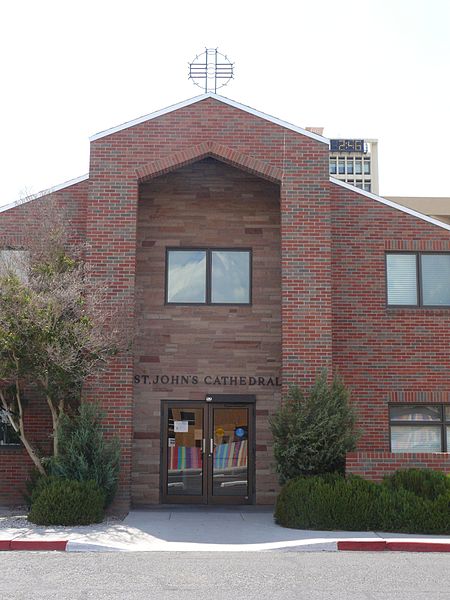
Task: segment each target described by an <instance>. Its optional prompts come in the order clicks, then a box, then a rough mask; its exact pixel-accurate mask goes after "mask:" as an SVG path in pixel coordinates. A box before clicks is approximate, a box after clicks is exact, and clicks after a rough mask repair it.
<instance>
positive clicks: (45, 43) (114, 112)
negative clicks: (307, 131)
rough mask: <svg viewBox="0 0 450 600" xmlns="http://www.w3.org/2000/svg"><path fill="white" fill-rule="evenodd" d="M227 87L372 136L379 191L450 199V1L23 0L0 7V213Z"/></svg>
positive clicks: (273, 111) (340, 131)
mask: <svg viewBox="0 0 450 600" xmlns="http://www.w3.org/2000/svg"><path fill="white" fill-rule="evenodd" d="M205 47H208V48H210V47H217V48H218V49H219V51H221V52H223V53H224V54H226V55H227V56H228V57H229V58H230V59H231V60H232V62H234V64H235V79H234V80H233V81H231V82H230V83H229V84H228V86H227V87H225V88H223V89H222V90H220V92H219V93H221V94H223V95H224V96H227V97H228V98H231V99H233V100H236V101H238V102H241V103H243V104H246V105H249V106H251V107H252V108H255V109H257V110H260V111H262V112H265V113H268V114H270V115H273V116H276V117H278V118H280V119H283V120H285V121H289V122H291V123H293V124H295V125H298V126H300V127H306V126H322V127H324V128H325V131H324V134H325V135H326V136H327V137H346V138H352V137H354V138H377V139H378V140H379V176H380V193H381V195H394V196H447V197H450V178H449V177H448V174H449V166H448V164H449V160H448V153H447V146H448V141H449V139H450V110H449V108H450V76H449V75H450V0H357V1H355V0H346V1H345V2H336V0H334V1H330V0H295V1H294V0H292V1H287V0H278V1H277V2H273V1H271V2H267V1H266V0H260V1H254V0H247V1H244V0H239V1H237V0H228V2H220V3H219V2H213V1H212V0H210V1H209V2H206V1H203V0H199V1H197V2H195V1H192V2H188V1H187V0H171V1H170V2H155V1H153V2H152V1H151V0H147V1H146V2H142V1H139V0H127V1H126V2H125V1H124V0H121V1H120V2H117V1H116V0H109V1H107V2H106V1H103V0H90V1H85V0H77V2H71V1H69V0H66V1H65V2H61V0H58V1H52V0H39V1H38V2H37V1H36V0H15V1H14V2H2V3H1V8H0V56H1V57H2V59H1V83H2V85H1V94H0V109H1V115H2V127H1V143H0V169H1V172H0V206H1V205H3V204H7V203H9V202H13V201H15V200H17V199H19V198H23V197H24V196H26V195H29V194H32V193H37V192H39V191H40V190H43V189H46V188H49V187H51V186H54V185H57V184H60V183H62V182H64V181H67V180H69V179H71V178H74V177H77V176H79V175H83V174H85V173H87V172H88V170H89V136H91V135H93V134H95V133H97V132H99V131H102V130H105V129H108V128H110V127H113V126H115V125H118V124H120V123H123V122H125V121H129V120H132V119H134V118H137V117H140V116H141V115H145V114H148V113H151V112H153V111H155V110H159V109H161V108H164V107H166V106H169V105H172V104H175V103H177V102H181V101H182V100H185V99H188V98H191V97H193V96H196V95H198V94H199V93H201V90H199V88H197V87H195V86H194V85H193V83H192V81H189V80H188V63H189V62H190V61H192V60H193V59H194V58H195V56H196V55H197V54H199V53H201V52H202V51H203V50H204V49H205Z"/></svg>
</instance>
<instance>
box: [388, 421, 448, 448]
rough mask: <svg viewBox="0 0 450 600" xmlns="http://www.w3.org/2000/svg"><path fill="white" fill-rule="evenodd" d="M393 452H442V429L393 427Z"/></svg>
mask: <svg viewBox="0 0 450 600" xmlns="http://www.w3.org/2000/svg"><path fill="white" fill-rule="evenodd" d="M391 448H392V452H441V428H440V427H436V426H430V425H424V426H423V427H399V426H395V425H394V426H392V427H391Z"/></svg>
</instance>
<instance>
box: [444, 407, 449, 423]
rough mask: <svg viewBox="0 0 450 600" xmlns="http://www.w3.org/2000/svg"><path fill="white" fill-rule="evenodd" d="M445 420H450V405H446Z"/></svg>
mask: <svg viewBox="0 0 450 600" xmlns="http://www.w3.org/2000/svg"><path fill="white" fill-rule="evenodd" d="M445 420H446V421H450V406H446V407H445Z"/></svg>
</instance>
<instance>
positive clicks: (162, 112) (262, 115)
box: [89, 92, 330, 146]
mask: <svg viewBox="0 0 450 600" xmlns="http://www.w3.org/2000/svg"><path fill="white" fill-rule="evenodd" d="M208 98H212V99H214V100H217V101H218V102H222V103H223V104H227V105H228V106H231V107H233V108H236V109H238V110H242V111H244V112H246V113H248V114H251V115H253V116H255V117H259V118H260V119H264V120H265V121H269V122H270V123H274V124H275V125H279V126H280V127H284V128H285V129H289V130H290V131H294V132H295V133H299V134H300V135H304V136H306V137H309V138H311V139H313V140H316V142H321V143H322V144H327V146H329V145H330V140H329V139H328V138H326V137H323V136H321V135H318V134H317V133H313V132H312V131H307V130H306V129H303V128H302V127H298V126H297V125H292V123H288V122H287V121H283V120H282V119H278V118H277V117H272V116H271V115H268V114H266V113H263V112H261V111H259V110H256V109H254V108H251V107H250V106H246V105H245V104H241V103H240V102H236V101H235V100H230V99H229V98H226V97H225V96H219V95H218V94H213V93H212V92H210V93H208V94H201V95H200V96H195V97H194V98H189V99H188V100H184V101H183V102H179V103H178V104H172V105H171V106H168V107H167V108H162V109H161V110H157V111H155V112H153V113H150V114H148V115H144V116H142V117H139V118H137V119H133V120H132V121H127V122H125V123H122V124H121V125H116V126H115V127H111V128H110V129H106V130H105V131H100V132H99V133H96V134H94V135H93V136H91V137H90V138H89V140H90V141H91V142H93V141H95V140H98V139H100V138H103V137H106V136H107V135H111V134H113V133H117V132H118V131H123V130H124V129H128V128H129V127H134V125H140V124H141V123H145V122H146V121H151V120H152V119H156V118H158V117H162V116H163V115H167V114H168V113H171V112H174V111H176V110H179V109H180V108H185V107H186V106H191V105H192V104H196V103H198V102H202V101H203V100H207V99H208Z"/></svg>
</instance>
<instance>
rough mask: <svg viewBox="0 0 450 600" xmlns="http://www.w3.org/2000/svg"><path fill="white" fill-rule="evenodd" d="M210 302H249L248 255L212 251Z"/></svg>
mask: <svg viewBox="0 0 450 600" xmlns="http://www.w3.org/2000/svg"><path fill="white" fill-rule="evenodd" d="M211 255H212V273H211V302H227V303H228V302H231V303H248V302H250V253H249V252H238V251H236V252H230V251H227V250H213V251H212V252H211Z"/></svg>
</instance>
